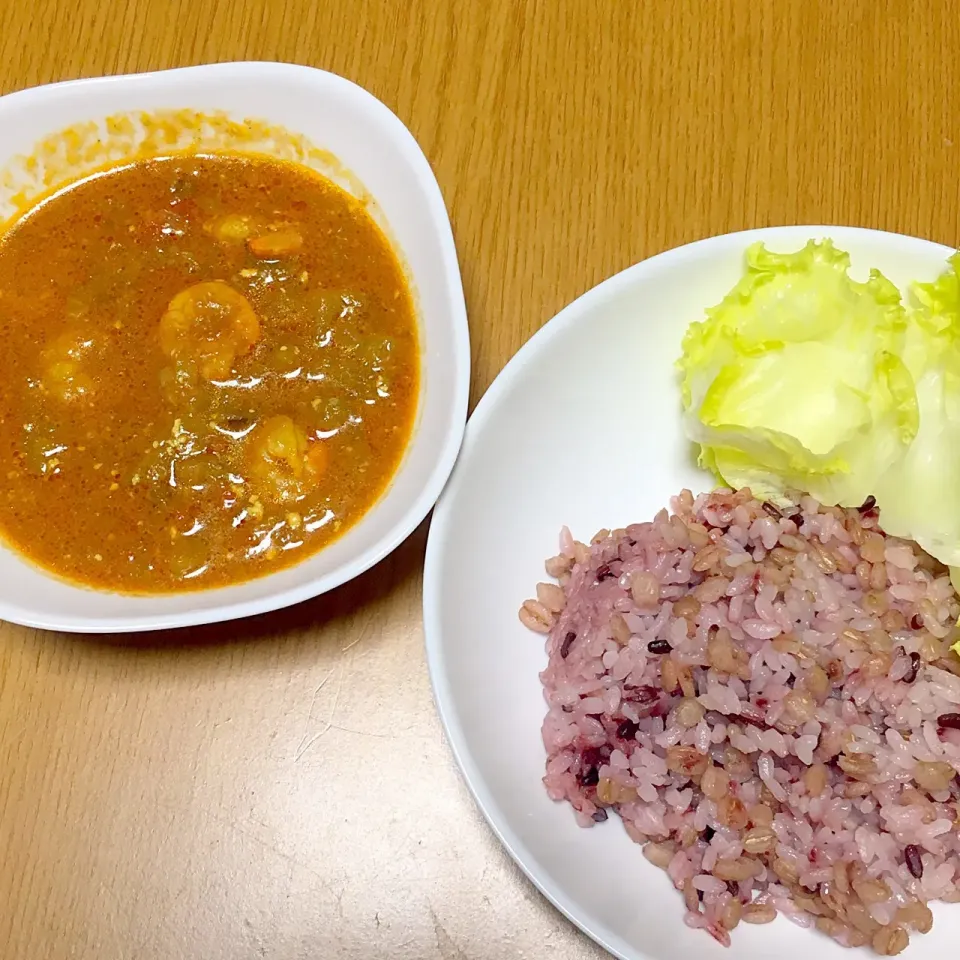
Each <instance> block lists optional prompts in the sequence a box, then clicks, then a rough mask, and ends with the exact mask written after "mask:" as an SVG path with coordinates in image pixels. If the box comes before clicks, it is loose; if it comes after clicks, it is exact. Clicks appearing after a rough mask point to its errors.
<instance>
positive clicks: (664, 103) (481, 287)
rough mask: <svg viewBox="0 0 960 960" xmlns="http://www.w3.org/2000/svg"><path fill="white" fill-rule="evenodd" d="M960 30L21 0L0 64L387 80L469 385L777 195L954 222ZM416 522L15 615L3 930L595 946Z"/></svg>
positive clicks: (556, 6) (308, 951)
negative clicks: (488, 746)
mask: <svg viewBox="0 0 960 960" xmlns="http://www.w3.org/2000/svg"><path fill="white" fill-rule="evenodd" d="M958 50H960V17H958V16H957V7H956V4H955V3H954V2H952V0H942V2H935V0H931V2H922V0H842V2H841V0H836V2H817V0H800V2H794V0H776V2H774V0H724V2H721V0H714V2H708V3H703V2H699V3H693V2H692V0H600V2H596V0H485V2H476V0H463V2H456V0H429V2H428V0H340V2H334V0H267V2H260V0H231V2H229V3H226V2H218V0H29V2H25V3H13V2H12V0H8V2H5V3H2V4H0V93H6V92H9V91H12V90H15V89H18V88H21V87H26V86H30V85H33V84H39V83H46V82H49V81H52V80H60V79H65V78H72V77H83V76H94V75H97V74H103V73H118V72H127V71H139V70H150V69H157V68H161V67H170V66H175V65H186V64H193V63H201V62H205V61H214V60H231V59H279V60H291V61H296V62H300V63H306V64H313V65H316V66H320V67H325V68H327V69H330V70H333V71H336V72H338V73H341V74H343V75H345V76H347V77H350V78H351V79H353V80H356V81H357V82H359V83H360V84H363V85H364V86H366V87H367V88H368V89H369V90H371V91H372V92H373V93H374V94H376V95H377V96H378V97H380V98H381V99H382V100H384V101H385V102H386V103H387V104H388V105H389V106H390V107H391V108H392V109H393V110H395V111H396V113H397V114H399V116H400V117H401V118H402V119H403V120H404V122H405V123H407V125H408V126H409V127H410V129H411V130H412V131H413V133H414V135H415V136H416V137H417V138H418V139H419V141H420V143H421V144H422V146H423V148H424V150H425V152H426V154H427V156H428V158H429V159H430V161H431V163H432V164H433V166H434V169H435V170H436V173H437V177H438V178H439V181H440V186H441V188H442V190H443V193H444V196H445V197H446V200H447V204H448V206H449V209H450V213H451V217H452V221H453V226H454V231H455V234H456V239H457V244H458V248H459V254H460V260H461V264H462V268H463V276H464V283H465V287H466V295H467V304H468V308H469V311H470V319H471V332H472V339H473V359H474V364H475V372H474V381H473V394H472V397H473V400H474V401H475V400H476V399H477V398H478V397H479V396H480V394H481V393H482V391H483V390H484V389H485V388H486V387H487V386H488V385H489V383H490V382H491V380H492V379H493V377H494V376H495V375H496V374H497V371H498V370H499V369H500V368H501V367H502V365H503V364H504V363H505V362H506V360H507V359H508V358H509V357H510V356H511V354H513V353H514V351H515V350H516V349H517V348H518V347H519V346H520V345H521V344H522V343H523V341H524V340H526V339H527V338H528V337H529V336H530V335H531V334H532V333H533V331H534V330H536V328H537V327H538V326H539V325H541V324H542V323H544V322H545V321H546V320H547V319H548V318H549V317H550V316H551V315H552V314H554V313H555V312H556V311H557V310H558V309H559V308H560V307H562V306H563V305H564V304H565V303H567V302H568V301H569V300H571V299H572V298H573V297H575V296H577V295H578V294H580V293H582V292H583V291H584V290H586V289H587V288H588V287H590V286H592V285H593V284H595V283H597V282H598V281H600V280H602V279H603V278H605V277H607V276H609V275H610V274H612V273H614V272H616V271H618V270H620V269H622V268H623V267H626V266H628V265H629V264H631V263H634V262H635V261H637V260H640V259H642V258H644V257H647V256H649V255H651V254H653V253H656V252H657V251H659V250H663V249H665V248H667V247H671V246H674V245H676V244H680V243H684V242H686V241H689V240H694V239H696V238H698V237H703V236H707V235H709V234H716V233H722V232H725V231H729V230H738V229H742V228H745V227H755V226H762V225H767V224H779V223H847V224H856V225H863V226H870V227H879V228H883V229H886V230H895V231H900V232H905V233H912V234H918V235H920V236H924V237H928V238H930V239H933V240H939V241H942V242H944V243H950V244H952V243H956V242H958V237H957V234H958V214H960V207H958V186H957V184H958V171H960V106H958V94H957V91H958V90H960V66H958V64H960V58H958V56H957V51H958ZM2 135H3V134H2V131H0V136H2ZM424 541H425V530H421V531H419V532H418V533H417V534H416V535H415V536H414V537H412V538H411V539H410V541H409V542H407V543H406V544H405V545H404V546H403V547H401V548H400V549H399V550H398V551H397V552H396V554H395V555H394V556H393V557H392V558H391V559H389V560H387V561H386V562H384V563H383V564H382V565H381V566H380V567H378V568H377V569H375V570H373V571H371V572H370V573H368V574H367V575H366V576H364V577H362V578H360V579H359V580H358V581H356V582H354V583H352V584H350V585H348V586H346V587H344V588H342V589H340V590H338V591H337V592H335V593H334V594H331V595H329V596H327V597H324V598H321V599H319V600H316V601H314V602H311V603H307V604H304V605H303V606H301V607H298V608H295V609H292V610H289V611H286V612H283V613H280V614H277V615H271V616H267V617H262V618H259V619H255V620H251V621H247V622H242V623H236V624H232V625H227V626H222V627H217V628H213V629H203V630H197V631H195V632H191V633H174V634H170V635H157V636H151V637H149V638H146V639H144V638H139V639H137V638H126V639H124V638H121V639H118V640H117V641H115V642H114V641H104V640H98V639H96V638H83V637H81V638H71V637H63V636H55V635H48V634H41V633H37V632H34V631H30V630H24V629H20V628H16V627H13V626H9V625H3V626H2V627H0V957H3V958H4V960H60V958H68V957H69V958H73V960H121V958H123V960H128V958H132V960H179V958H184V960H218V958H224V960H247V958H250V960H255V958H265V960H328V958H329V960H347V958H350V960H353V958H356V960H373V958H380V957H383V958H407V957H409V958H416V960H433V958H441V960H454V958H456V960H494V958H497V960H500V958H503V960H507V958H514V957H528V958H531V960H538V958H541V957H548V956H550V957H562V958H570V960H580V958H598V957H600V956H601V955H602V954H601V951H600V950H599V949H598V948H597V947H595V946H594V945H593V944H592V943H590V942H589V941H588V940H587V939H586V938H585V937H583V936H582V935H580V934H579V933H578V932H576V930H575V929H574V928H573V927H572V926H571V925H570V924H568V923H567V922H566V921H565V920H564V919H563V918H562V917H561V916H560V915H559V914H558V913H556V912H555V911H554V910H553V909H552V908H551V907H550V906H549V905H548V904H547V903H546V901H544V900H543V899H542V898H541V897H540V896H539V895H538V894H537V892H536V891H535V890H534V888H533V887H532V886H531V885H530V884H529V883H527V882H526V880H525V879H524V878H523V877H522V875H521V874H520V873H519V871H518V870H517V869H516V868H515V867H513V865H512V864H511V863H510V862H509V861H508V859H507V858H506V856H505V855H504V854H503V853H502V852H501V851H500V848H499V846H498V844H497V843H496V841H495V840H494V839H493V837H492V835H491V833H490V832H489V831H488V829H487V828H486V826H485V824H484V823H483V821H482V820H481V818H480V816H479V815H478V813H477V812H476V811H475V809H474V807H473V805H472V803H471V801H470V799H469V796H468V794H467V792H466V790H465V788H464V787H463V785H462V783H461V781H460V779H459V776H458V775H457V772H456V770H455V768H454V766H453V763H452V760H451V757H450V754H449V751H448V749H447V747H446V745H445V743H444V741H443V737H442V734H441V730H440V726H439V723H438V721H437V718H436V715H435V711H434V707H433V704H432V700H431V696H430V688H429V684H428V678H427V673H426V668H425V665H424V657H423V652H422V631H421V618H420V583H421V576H420V571H421V564H422V559H423V550H424ZM678 917H679V908H678Z"/></svg>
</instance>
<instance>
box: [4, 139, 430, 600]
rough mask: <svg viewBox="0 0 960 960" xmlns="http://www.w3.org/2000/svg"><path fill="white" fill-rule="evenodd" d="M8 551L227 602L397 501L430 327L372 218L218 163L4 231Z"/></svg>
mask: <svg viewBox="0 0 960 960" xmlns="http://www.w3.org/2000/svg"><path fill="white" fill-rule="evenodd" d="M0 335H2V349H0V477H3V478H4V480H5V482H4V483H3V485H2V488H0V489H2V493H0V537H2V538H3V540H4V541H5V542H6V543H7V544H9V545H10V546H11V547H12V548H14V549H15V550H17V551H18V552H19V553H21V554H22V555H23V556H25V557H26V558H27V559H29V560H31V561H33V562H34V563H36V564H37V565H39V566H40V567H42V568H44V569H46V570H47V571H49V572H51V573H54V574H56V575H59V576H61V577H63V578H66V579H68V580H71V581H74V582H79V583H82V584H86V585H88V586H91V587H95V588H100V589H107V590H114V591H122V592H128V593H161V592H171V591H181V590H185V589H199V588H206V587H215V586H224V585H227V584H231V583H237V582H240V581H244V580H248V579H250V578H253V577H258V576H262V575H264V574H266V573H270V572H273V571H275V570H277V569H278V568H281V567H284V566H289V565H290V564H293V563H296V562H298V561H299V560H301V559H303V558H305V557H306V556H308V555H310V554H313V553H315V552H316V551H317V550H319V549H320V548H322V547H323V546H324V545H325V544H327V543H329V542H330V541H331V540H332V539H334V538H336V537H337V536H339V535H340V534H341V533H342V532H343V531H345V530H346V529H347V528H349V527H350V526H351V525H352V524H354V523H356V522H357V521H358V520H359V519H360V518H361V517H362V516H363V515H364V513H365V512H366V511H368V510H369V509H370V507H371V506H372V505H373V504H374V503H375V502H376V501H377V499H378V498H379V497H380V495H381V494H382V493H383V491H384V490H385V489H386V487H387V486H388V484H389V482H390V479H391V477H392V476H393V474H394V473H395V472H396V470H397V468H398V466H399V464H400V461H401V459H402V457H403V453H404V450H405V448H406V446H407V443H408V441H409V439H410V435H411V432H412V429H413V424H414V420H415V417H416V413H417V404H418V396H419V370H420V356H419V347H418V335H417V321H416V315H415V310H414V305H413V301H412V297H411V293H410V290H409V288H408V285H407V283H406V280H405V277H404V272H403V269H402V268H401V266H400V263H399V262H398V260H397V257H396V256H395V254H394V252H393V250H392V249H391V246H390V244H389V242H388V240H387V239H386V237H385V235H384V233H383V232H382V231H381V230H380V228H379V226H378V225H377V224H376V222H375V221H374V219H373V218H372V216H371V215H370V213H369V211H368V210H367V208H366V206H365V205H364V204H363V203H362V202H361V201H359V200H357V199H356V198H355V197H353V196H352V195H351V194H349V193H347V192H346V191H344V190H342V189H341V188H340V187H339V186H337V185H335V184H334V183H333V182H332V181H330V180H328V179H326V178H325V177H323V176H321V175H320V174H318V173H316V172H314V171H313V170H311V169H309V168H307V167H305V166H300V165H298V164H295V163H292V162H287V161H282V160H274V159H270V158H267V157H261V156H256V155H244V154H232V153H220V154H218V153H210V154H189V155H173V156H168V157H157V158H151V159H143V160H137V161H132V162H129V163H125V164H121V165H117V166H113V167H110V168H107V169H103V170H101V171H99V172H97V173H94V174H92V175H89V176H86V177H84V178H82V179H80V180H78V181H76V182H74V183H72V184H69V185H67V186H65V187H63V188H61V189H59V190H58V191H56V192H54V193H52V194H51V195H49V196H47V197H46V198H44V199H43V200H42V201H40V202H38V203H36V204H35V205H33V206H32V207H31V208H29V209H28V210H26V211H24V212H23V213H21V214H20V215H19V216H18V217H16V218H15V219H14V220H13V221H12V222H11V223H10V224H9V225H8V226H7V228H6V229H5V230H4V231H3V233H2V234H0Z"/></svg>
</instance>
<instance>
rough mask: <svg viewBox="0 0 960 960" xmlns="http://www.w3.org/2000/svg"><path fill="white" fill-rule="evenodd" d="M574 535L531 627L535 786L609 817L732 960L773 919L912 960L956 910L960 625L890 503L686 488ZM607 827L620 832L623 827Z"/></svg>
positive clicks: (591, 821) (529, 606)
mask: <svg viewBox="0 0 960 960" xmlns="http://www.w3.org/2000/svg"><path fill="white" fill-rule="evenodd" d="M672 508H673V513H672V514H670V513H668V512H667V511H665V510H664V511H661V513H660V514H658V515H657V517H656V518H655V519H654V521H653V522H652V523H640V524H635V525H632V526H630V527H627V528H626V529H625V530H616V531H614V532H613V533H612V534H611V533H608V532H607V531H601V532H600V534H599V535H598V536H597V537H596V538H594V542H593V543H592V544H591V545H589V546H588V545H585V544H583V543H579V542H577V541H575V540H574V539H573V537H572V536H571V534H570V532H569V531H568V530H566V529H564V530H563V531H562V533H561V537H560V550H559V553H558V555H557V556H555V557H553V558H551V559H550V560H548V561H547V563H546V568H547V571H548V575H549V576H551V577H554V578H558V580H559V583H549V584H542V585H540V587H538V589H537V591H536V593H537V599H536V600H530V601H527V602H526V603H525V604H524V606H523V607H522V609H521V614H520V616H521V619H522V620H523V622H524V623H525V624H526V625H527V626H529V627H531V628H532V629H534V630H539V631H541V632H544V631H547V632H548V636H547V654H548V664H547V668H546V669H545V670H544V671H543V673H542V675H541V679H542V681H543V687H544V692H545V696H546V700H547V703H548V705H549V712H548V713H547V716H546V719H545V721H544V724H543V740H544V744H545V746H546V750H547V765H546V776H545V778H544V783H545V785H546V787H547V790H548V792H549V794H550V796H551V797H552V798H553V799H555V800H566V801H568V802H569V803H570V804H571V805H572V807H573V808H574V810H575V812H576V817H577V820H578V822H579V823H580V824H581V825H582V826H585V827H593V826H596V825H598V824H602V823H605V822H606V821H607V819H608V811H610V810H612V811H615V812H616V813H617V814H618V815H619V816H620V818H621V821H622V822H623V825H624V827H625V828H626V832H627V833H628V835H629V836H630V837H631V838H632V839H633V840H634V841H636V842H637V843H639V844H641V845H642V846H643V853H644V855H645V856H646V858H647V860H649V861H650V862H651V863H652V864H654V865H655V866H657V867H660V868H661V869H663V870H664V871H665V872H666V873H667V875H668V877H669V879H670V881H671V882H672V883H673V885H674V886H675V887H676V888H677V890H678V891H680V893H681V895H682V897H683V902H684V904H685V907H686V914H685V921H686V923H687V924H688V925H689V926H691V927H696V928H703V929H705V930H707V931H708V932H709V933H710V934H711V935H712V936H713V937H714V938H715V939H717V940H718V941H719V942H721V943H723V944H725V945H729V943H730V931H731V930H732V929H733V928H734V927H736V926H737V925H738V924H739V923H741V922H744V923H754V924H757V923H769V922H770V921H771V920H773V919H774V918H775V916H776V915H777V913H780V914H783V915H784V916H786V917H787V918H789V919H790V920H792V921H793V922H794V923H797V924H799V925H800V926H802V927H816V928H817V929H818V930H820V931H821V932H823V933H825V934H827V935H828V936H830V937H833V938H834V939H835V940H837V941H838V942H839V943H841V944H843V945H845V946H869V947H871V948H872V949H873V950H874V951H875V952H876V953H878V954H880V955H881V956H893V955H895V954H898V953H900V951H902V950H903V949H904V948H905V947H906V945H907V943H908V941H909V937H910V934H911V932H916V933H926V932H927V931H928V930H929V929H930V927H931V924H932V922H933V918H932V915H931V913H930V910H929V908H928V906H927V904H928V903H929V902H930V901H933V900H938V899H939V900H947V901H950V902H956V901H958V900H960V834H958V831H957V826H958V825H960V806H958V800H960V785H958V784H960V777H958V775H957V774H958V771H960V661H958V659H957V657H956V656H955V655H954V654H953V653H951V652H950V650H949V645H950V643H951V642H952V639H953V626H954V624H955V622H956V620H957V616H958V613H960V604H958V601H957V597H956V595H955V593H954V591H953V589H952V587H951V585H950V580H949V577H948V575H947V571H946V570H945V569H944V568H942V567H941V566H940V565H939V564H937V563H936V561H934V560H932V558H930V557H929V556H927V555H926V554H923V553H922V552H921V551H920V550H919V548H918V547H916V546H915V545H914V544H912V543H908V542H905V541H902V540H895V539H893V538H890V537H886V536H885V535H884V533H883V531H882V529H881V527H880V522H879V516H878V512H877V510H876V507H875V504H874V503H872V502H870V501H868V502H867V503H866V504H864V505H863V507H861V508H860V509H859V510H853V509H848V510H842V509H840V508H837V507H829V508H828V507H822V506H821V505H820V504H818V503H816V502H815V501H814V500H812V499H811V498H809V497H803V498H799V500H798V503H797V504H796V506H794V507H790V508H788V509H786V510H784V509H782V508H778V507H775V506H774V505H772V504H764V503H761V502H759V501H757V500H756V499H754V498H753V497H752V495H751V493H750V491H749V490H741V491H738V492H731V491H726V490H720V491H717V492H715V493H713V494H709V495H704V496H701V497H699V498H696V499H694V497H693V496H692V494H691V493H690V492H689V491H683V492H682V493H681V494H680V496H678V497H676V498H675V499H674V501H673V504H672ZM608 829H609V828H608Z"/></svg>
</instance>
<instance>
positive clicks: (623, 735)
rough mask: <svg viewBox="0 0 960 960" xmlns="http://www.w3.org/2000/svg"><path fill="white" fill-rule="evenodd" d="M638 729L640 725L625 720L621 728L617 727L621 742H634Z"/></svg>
mask: <svg viewBox="0 0 960 960" xmlns="http://www.w3.org/2000/svg"><path fill="white" fill-rule="evenodd" d="M638 729H639V727H638V725H637V724H635V723H634V722H633V721H632V720H624V721H623V722H622V723H621V724H620V726H618V727H617V736H618V737H619V738H620V739H621V740H632V739H633V738H634V737H635V736H636V733H637V730H638Z"/></svg>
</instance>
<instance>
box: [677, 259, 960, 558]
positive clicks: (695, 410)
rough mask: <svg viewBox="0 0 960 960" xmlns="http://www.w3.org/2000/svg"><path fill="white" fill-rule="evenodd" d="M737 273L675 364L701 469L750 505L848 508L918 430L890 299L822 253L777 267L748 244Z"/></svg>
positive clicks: (899, 321)
mask: <svg viewBox="0 0 960 960" xmlns="http://www.w3.org/2000/svg"><path fill="white" fill-rule="evenodd" d="M746 261H747V262H746V273H745V275H744V277H743V278H742V279H741V280H740V282H739V283H738V284H737V285H736V286H735V287H734V288H733V290H731V291H730V293H729V294H728V295H727V296H726V297H725V298H724V300H723V301H722V302H721V303H720V304H719V305H718V306H716V307H714V308H712V309H710V310H708V311H707V315H706V319H705V320H704V321H702V322H698V323H693V324H691V326H690V327H689V329H688V331H687V333H686V336H685V337H684V341H683V355H682V357H681V358H680V360H679V361H678V366H679V369H680V372H681V375H682V396H683V406H684V411H685V414H684V422H685V428H686V431H687V434H688V435H689V437H690V438H691V439H692V440H694V441H695V442H696V443H698V444H699V445H700V463H701V465H703V466H704V467H706V468H708V469H710V470H711V471H713V472H714V473H715V474H716V475H717V476H718V478H719V479H720V480H721V481H722V482H723V483H725V484H727V485H728V486H731V487H734V488H738V487H743V486H749V487H750V488H751V489H752V490H753V491H754V494H755V495H756V496H758V497H761V498H766V499H772V500H775V501H776V500H781V499H782V498H783V496H784V494H785V493H786V492H787V491H789V490H801V491H804V492H808V493H810V494H811V495H813V496H814V497H816V498H817V499H819V500H821V501H822V502H824V503H840V504H843V505H857V504H860V503H862V502H863V501H864V500H865V499H866V497H867V496H869V495H871V494H874V491H875V488H876V484H877V480H878V477H879V476H881V475H882V474H883V473H884V472H885V471H887V470H888V469H889V468H890V467H891V466H892V465H893V464H894V463H896V462H897V461H898V460H900V459H901V458H902V456H903V454H904V452H905V451H906V450H907V448H908V447H909V445H910V443H911V441H912V440H913V438H914V437H915V436H916V434H917V431H918V428H919V417H918V406H917V397H916V391H915V387H914V381H913V378H912V377H911V374H910V372H909V370H908V368H907V366H906V365H905V364H904V362H903V361H902V360H901V359H900V354H901V350H902V348H903V346H904V339H905V333H906V311H905V309H904V306H903V304H902V302H901V297H900V292H899V290H898V289H897V288H896V286H894V285H893V284H892V283H891V282H890V281H889V280H887V279H886V277H884V276H883V275H882V274H880V273H879V272H877V271H873V272H872V273H871V274H870V277H869V279H868V280H867V281H865V282H862V283H861V282H858V281H855V280H852V279H851V278H850V276H849V273H848V271H849V267H850V258H849V255H848V254H846V253H844V252H843V251H841V250H838V249H837V248H836V247H835V246H834V245H833V243H832V242H830V241H829V240H823V241H821V242H816V241H811V242H810V243H808V244H807V245H806V246H805V247H804V248H803V249H802V250H800V251H798V252H796V253H787V254H778V253H773V252H772V251H770V250H767V249H766V247H765V246H764V245H763V244H759V243H758V244H755V245H753V246H752V247H750V249H749V250H748V251H747V256H746ZM958 449H960V447H958ZM874 495H875V494H874ZM958 496H960V486H958ZM878 499H879V498H878ZM958 519H960V514H958ZM884 520H885V521H886V514H884ZM958 562H960V561H958Z"/></svg>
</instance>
